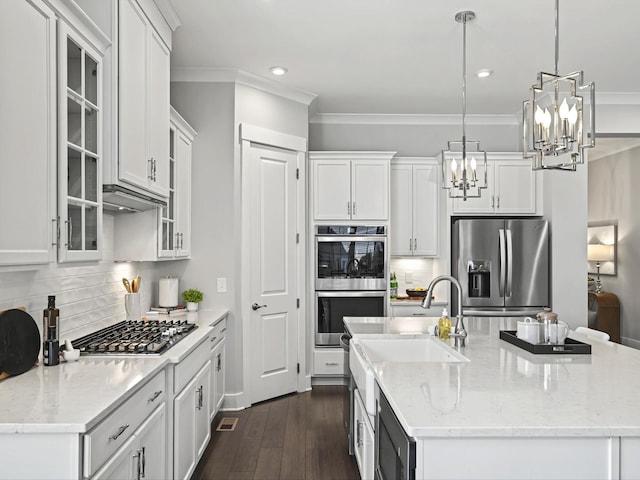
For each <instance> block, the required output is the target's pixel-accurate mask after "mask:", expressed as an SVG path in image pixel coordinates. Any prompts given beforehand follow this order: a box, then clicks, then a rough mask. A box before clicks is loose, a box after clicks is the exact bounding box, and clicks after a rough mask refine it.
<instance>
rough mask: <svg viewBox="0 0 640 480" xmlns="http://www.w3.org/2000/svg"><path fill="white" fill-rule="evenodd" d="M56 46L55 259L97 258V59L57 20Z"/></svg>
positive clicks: (99, 100)
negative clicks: (57, 126) (57, 136)
mask: <svg viewBox="0 0 640 480" xmlns="http://www.w3.org/2000/svg"><path fill="white" fill-rule="evenodd" d="M58 48H59V52H58V53H59V62H60V63H59V68H58V75H59V76H58V88H59V102H58V109H59V111H58V114H59V123H58V125H59V129H58V132H59V145H60V148H59V154H58V192H59V194H58V217H59V238H58V242H57V243H58V261H60V262H68V261H86V260H99V259H100V257H101V242H102V132H101V129H102V55H101V54H100V53H99V52H97V51H96V50H95V49H94V48H93V47H91V45H89V44H87V43H86V42H85V41H83V39H82V38H80V37H79V36H78V35H76V34H75V33H74V32H73V31H72V30H71V29H70V28H68V26H67V25H66V24H65V23H64V22H62V21H61V22H60V28H59V39H58Z"/></svg>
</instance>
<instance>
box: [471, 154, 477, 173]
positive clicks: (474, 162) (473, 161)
mask: <svg viewBox="0 0 640 480" xmlns="http://www.w3.org/2000/svg"><path fill="white" fill-rule="evenodd" d="M471 170H473V171H474V172H475V171H476V158H475V157H471Z"/></svg>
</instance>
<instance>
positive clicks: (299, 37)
mask: <svg viewBox="0 0 640 480" xmlns="http://www.w3.org/2000/svg"><path fill="white" fill-rule="evenodd" d="M170 1H171V4H172V6H173V8H174V9H175V11H176V13H177V15H178V16H179V17H180V20H181V22H182V25H181V26H179V27H178V28H177V29H176V31H175V32H174V36H173V48H172V52H171V67H172V74H173V73H176V72H178V71H180V72H183V73H184V72H189V71H191V69H236V70H240V71H242V72H245V73H248V74H251V75H255V76H258V77H263V78H264V79H266V81H267V82H274V83H273V84H274V85H276V84H277V86H278V87H279V88H285V89H287V90H292V91H301V92H307V93H311V94H313V95H315V96H316V99H315V100H314V101H313V102H312V104H311V112H312V113H327V114H410V115H411V114H418V115H420V114H422V115H441V114H460V113H461V112H462V25H461V24H459V23H457V22H456V21H455V20H454V15H455V14H456V13H457V12H459V11H462V10H473V11H475V13H476V18H475V19H474V20H472V21H470V22H468V24H467V114H468V115H474V114H478V115H480V114H482V115H510V116H512V115H517V116H518V117H519V115H520V113H519V112H520V111H521V108H522V101H523V100H524V99H525V98H526V97H527V96H528V91H529V87H530V86H531V84H533V83H534V82H535V81H536V76H537V73H538V72H539V71H545V72H551V73H553V70H554V68H555V56H554V55H555V50H554V48H555V44H554V26H555V17H554V5H555V2H554V1H553V0H518V1H508V0H464V1H463V0H316V1H313V0H170ZM638 17H640V2H638V1H637V0H608V1H607V2H605V1H604V0H598V1H590V2H585V1H584V0H561V1H560V59H559V65H560V68H559V69H560V72H559V73H561V74H567V73H570V72H574V71H576V70H580V69H582V70H583V71H584V75H585V76H584V78H585V81H586V82H590V81H594V82H595V85H596V94H597V98H598V101H599V100H600V98H602V97H606V96H611V95H610V94H614V95H618V98H617V99H616V101H617V102H620V98H619V96H620V95H622V97H623V98H626V97H625V95H626V94H633V93H636V94H637V93H638V92H640V81H639V79H640V62H637V61H634V60H633V58H634V57H635V55H636V53H635V52H634V46H636V45H638V44H640V30H639V29H638V28H637V18H638ZM274 65H281V66H284V67H286V68H287V69H288V70H289V71H288V73H287V74H286V75H285V76H282V77H275V76H273V75H272V74H271V73H270V72H269V68H270V67H272V66H274ZM481 68H489V69H492V70H493V71H494V73H493V75H491V76H490V77H488V78H484V79H480V78H477V77H476V76H475V72H476V71H477V70H479V69H481ZM596 103H598V102H596ZM638 144H640V142H639V140H638V139H619V138H616V139H602V140H598V142H597V147H596V149H594V150H592V151H591V152H590V154H589V157H590V158H591V159H595V158H600V157H603V156H607V155H609V154H611V152H618V151H622V150H625V149H628V148H634V147H636V146H638Z"/></svg>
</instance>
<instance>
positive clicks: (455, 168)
mask: <svg viewBox="0 0 640 480" xmlns="http://www.w3.org/2000/svg"><path fill="white" fill-rule="evenodd" d="M457 171H458V164H457V162H456V159H455V158H454V159H453V160H451V180H452V181H453V183H455V182H456V180H457V179H456V172H457Z"/></svg>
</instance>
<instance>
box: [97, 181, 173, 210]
mask: <svg viewBox="0 0 640 480" xmlns="http://www.w3.org/2000/svg"><path fill="white" fill-rule="evenodd" d="M102 205H103V209H104V210H107V211H110V212H114V213H133V212H145V211H147V210H151V209H152V208H159V207H166V206H167V202H166V201H165V200H162V199H159V198H156V197H152V196H150V195H145V194H143V193H140V192H136V191H135V190H131V189H128V188H126V187H123V186H121V185H103V186H102Z"/></svg>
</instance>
